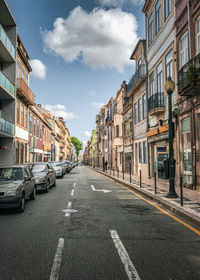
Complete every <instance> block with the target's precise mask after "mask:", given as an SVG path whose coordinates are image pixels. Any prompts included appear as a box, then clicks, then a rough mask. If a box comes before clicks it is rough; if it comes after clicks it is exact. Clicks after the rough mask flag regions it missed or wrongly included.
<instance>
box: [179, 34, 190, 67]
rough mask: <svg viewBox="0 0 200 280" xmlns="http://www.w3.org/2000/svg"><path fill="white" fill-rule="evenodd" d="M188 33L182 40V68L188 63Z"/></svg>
mask: <svg viewBox="0 0 200 280" xmlns="http://www.w3.org/2000/svg"><path fill="white" fill-rule="evenodd" d="M188 59H189V54H188V32H187V33H185V35H184V36H183V37H182V38H181V40H180V66H181V67H183V65H185V64H186V63H187V62H188Z"/></svg>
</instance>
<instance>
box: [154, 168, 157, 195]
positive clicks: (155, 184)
mask: <svg viewBox="0 0 200 280" xmlns="http://www.w3.org/2000/svg"><path fill="white" fill-rule="evenodd" d="M154 186H155V194H157V183H156V172H154Z"/></svg>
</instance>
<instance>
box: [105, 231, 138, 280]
mask: <svg viewBox="0 0 200 280" xmlns="http://www.w3.org/2000/svg"><path fill="white" fill-rule="evenodd" d="M110 234H111V237H112V239H113V242H114V244H115V247H116V248H117V251H118V254H119V256H120V258H121V261H122V263H123V264H124V267H125V271H126V274H127V276H128V279H129V280H140V277H139V275H138V273H137V270H136V269H135V267H134V265H133V263H132V261H131V259H130V257H129V255H128V253H127V251H126V249H125V247H124V245H123V243H122V242H121V240H120V239H119V236H118V234H117V232H116V230H110Z"/></svg>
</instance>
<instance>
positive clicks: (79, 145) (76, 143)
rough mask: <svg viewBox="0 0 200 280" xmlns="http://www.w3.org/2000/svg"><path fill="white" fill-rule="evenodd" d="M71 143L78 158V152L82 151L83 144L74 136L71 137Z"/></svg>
mask: <svg viewBox="0 0 200 280" xmlns="http://www.w3.org/2000/svg"><path fill="white" fill-rule="evenodd" d="M71 142H72V144H73V145H74V147H75V149H76V154H77V156H79V153H80V151H81V150H83V142H81V141H80V140H78V138H76V137H74V136H72V137H71Z"/></svg>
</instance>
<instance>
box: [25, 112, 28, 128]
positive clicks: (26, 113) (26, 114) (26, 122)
mask: <svg viewBox="0 0 200 280" xmlns="http://www.w3.org/2000/svg"><path fill="white" fill-rule="evenodd" d="M25 128H28V109H27V108H26V107H25Z"/></svg>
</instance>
